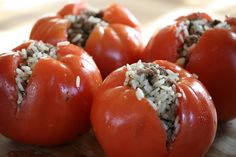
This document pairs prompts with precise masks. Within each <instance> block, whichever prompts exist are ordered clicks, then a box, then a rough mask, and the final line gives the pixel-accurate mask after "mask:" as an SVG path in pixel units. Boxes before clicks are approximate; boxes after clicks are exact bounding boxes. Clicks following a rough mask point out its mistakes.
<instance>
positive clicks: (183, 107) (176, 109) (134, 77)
mask: <svg viewBox="0 0 236 157" xmlns="http://www.w3.org/2000/svg"><path fill="white" fill-rule="evenodd" d="M91 120H92V127H93V130H94V133H95V135H96V137H97V139H98V141H99V143H100V144H101V146H102V148H103V149H104V151H105V153H106V155H107V156H108V157H121V156H122V157H131V156H132V157H144V156H148V157H189V156H191V157H203V156H204V155H205V154H206V152H207V151H208V149H209V147H210V145H211V144H212V142H213V140H214V137H215V132H216V127H217V117H216V111H215V107H214V104H213V102H212V99H211V96H210V95H209V94H208V92H207V91H206V89H205V88H204V86H203V85H202V84H201V83H200V82H199V81H198V80H196V79H195V78H194V77H193V76H192V75H191V74H189V73H188V72H187V71H185V70H183V69H182V68H180V67H178V66H176V65H175V64H173V63H170V62H167V61H155V62H153V63H143V62H141V61H140V62H138V63H134V64H131V65H127V66H124V67H122V68H120V69H118V70H116V71H114V72H113V73H111V74H110V75H109V76H108V77H107V78H106V79H105V81H104V82H103V84H102V86H101V88H100V89H99V91H98V93H97V94H96V96H95V98H94V101H93V105H92V112H91Z"/></svg>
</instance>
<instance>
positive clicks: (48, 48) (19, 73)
mask: <svg viewBox="0 0 236 157" xmlns="http://www.w3.org/2000/svg"><path fill="white" fill-rule="evenodd" d="M56 52H57V48H56V47H54V46H52V45H50V44H45V43H43V42H41V41H39V42H37V41H35V42H32V43H31V44H30V45H29V46H28V48H27V49H22V50H21V51H17V53H18V54H19V55H20V56H21V58H22V62H21V63H20V64H19V66H18V67H17V68H16V78H15V81H16V85H17V90H18V93H17V95H18V99H17V104H18V105H20V104H21V103H22V101H23V98H24V96H25V95H26V94H27V93H26V92H25V88H26V86H27V84H28V82H29V79H30V77H31V75H32V71H33V69H34V66H35V64H36V63H37V62H38V61H39V60H40V59H41V58H54V59H57V54H56Z"/></svg>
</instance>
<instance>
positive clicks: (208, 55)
mask: <svg viewBox="0 0 236 157" xmlns="http://www.w3.org/2000/svg"><path fill="white" fill-rule="evenodd" d="M194 19H200V20H202V19H205V20H206V21H209V22H214V21H213V20H212V19H211V18H210V17H209V16H208V15H206V14H204V13H195V14H191V15H188V16H183V17H180V18H178V19H177V21H176V24H174V25H171V26H167V27H165V28H163V29H162V30H160V31H159V32H157V33H156V34H154V35H153V37H152V38H151V39H150V41H149V43H148V45H147V47H146V49H145V53H144V60H146V61H153V60H156V59H162V60H168V61H171V62H174V63H176V62H177V60H178V58H179V57H180V53H179V52H178V49H179V48H181V47H183V43H182V42H181V41H180V39H179V37H178V36H176V33H177V31H178V27H179V24H180V23H181V22H183V21H185V20H194ZM235 21H236V20H235V18H229V17H228V18H227V19H226V22H227V23H228V25H229V26H230V27H231V28H229V29H226V28H211V29H209V30H206V31H205V32H203V34H201V36H200V37H199V40H198V42H197V43H195V44H194V45H192V46H191V47H190V48H189V49H188V50H187V53H188V58H187V62H186V64H185V65H184V68H185V69H186V70H188V71H189V72H191V73H195V74H197V75H198V77H199V80H200V81H201V82H202V83H203V84H204V85H205V86H206V88H207V90H208V91H209V93H210V94H211V95H212V98H213V101H214V102H215V106H216V109H217V114H218V118H219V121H220V122H225V121H228V120H231V119H233V118H235V117H236V106H235V104H236V97H235V94H234V90H235V88H236V82H235V80H236V66H235V63H236V57H235V56H236V38H235V36H236V34H235V32H236V22H235ZM182 35H183V33H182Z"/></svg>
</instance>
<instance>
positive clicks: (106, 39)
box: [30, 1, 143, 78]
mask: <svg viewBox="0 0 236 157" xmlns="http://www.w3.org/2000/svg"><path fill="white" fill-rule="evenodd" d="M30 38H31V39H35V40H42V41H44V42H48V43H51V44H54V45H55V44H56V43H57V42H60V41H70V42H71V43H73V44H75V45H79V46H82V47H83V48H84V49H85V50H86V51H87V52H88V53H89V54H90V55H91V56H92V57H93V59H94V60H95V62H96V64H97V66H98V68H99V69H100V71H101V74H102V76H103V77H104V78H105V76H107V75H108V74H109V73H110V72H112V71H113V70H115V69H117V68H118V67H120V66H122V65H124V64H126V63H133V62H135V61H137V60H138V59H139V58H140V57H141V53H142V49H143V45H142V41H141V33H140V28H139V24H138V22H137V20H136V18H135V17H134V16H133V15H132V14H131V13H130V11H129V10H128V9H126V8H124V7H122V6H120V5H118V4H112V5H109V6H108V7H106V8H105V9H103V10H95V9H92V8H91V7H89V6H88V5H87V4H86V3H85V2H83V1H81V2H80V3H74V4H67V5H65V6H64V7H63V8H62V9H61V10H60V11H59V12H58V13H57V15H55V16H49V17H44V18H42V19H39V20H38V21H37V22H36V24H35V25H34V27H33V29H32V31H31V35H30Z"/></svg>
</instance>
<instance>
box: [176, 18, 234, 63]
mask: <svg viewBox="0 0 236 157" xmlns="http://www.w3.org/2000/svg"><path fill="white" fill-rule="evenodd" d="M214 28H223V29H230V25H229V24H227V23H226V22H222V21H219V20H213V21H207V20H206V19H194V20H185V21H182V22H180V23H179V24H178V26H177V30H176V37H178V38H179V40H180V41H181V42H182V43H183V45H182V46H181V47H180V48H179V49H178V53H179V58H178V60H177V62H176V63H177V64H178V65H180V66H182V67H185V66H186V65H187V63H188V59H189V49H190V48H191V47H192V46H194V45H195V44H196V43H197V42H198V41H199V38H200V37H201V36H202V35H203V33H204V32H205V31H207V30H209V29H214Z"/></svg>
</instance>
